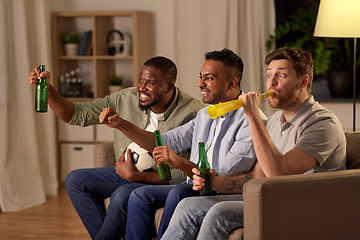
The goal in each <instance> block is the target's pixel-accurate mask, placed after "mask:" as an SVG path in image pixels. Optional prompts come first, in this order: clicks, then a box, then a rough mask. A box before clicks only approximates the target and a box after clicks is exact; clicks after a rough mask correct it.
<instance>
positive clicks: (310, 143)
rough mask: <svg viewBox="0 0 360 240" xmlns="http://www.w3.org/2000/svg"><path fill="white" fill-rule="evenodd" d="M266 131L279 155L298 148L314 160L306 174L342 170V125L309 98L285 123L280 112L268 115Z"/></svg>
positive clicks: (343, 136) (344, 143)
mask: <svg viewBox="0 0 360 240" xmlns="http://www.w3.org/2000/svg"><path fill="white" fill-rule="evenodd" d="M266 128H267V130H268V132H269V135H270V138H271V140H272V142H273V143H274V145H275V147H276V148H277V149H278V150H279V152H281V153H282V154H285V153H286V152H288V151H289V150H291V149H292V148H298V149H301V150H303V151H304V152H306V153H308V154H310V155H311V156H313V157H314V158H315V159H316V160H317V161H318V164H317V165H316V166H314V167H313V169H311V170H310V171H308V172H326V171H334V170H342V169H345V162H346V139H345V134H344V131H343V129H342V126H341V124H340V122H339V120H338V118H337V117H336V116H335V114H333V113H332V112H331V111H329V110H327V109H326V108H324V107H323V106H321V105H320V104H319V103H318V102H315V100H314V98H313V96H311V97H310V98H309V99H307V100H306V101H305V102H304V104H303V105H302V106H301V107H300V109H299V110H298V111H297V113H296V114H295V115H294V116H293V117H292V118H291V119H290V120H289V121H286V122H285V120H284V116H283V114H282V112H281V111H278V112H276V113H274V114H273V115H271V116H270V117H269V119H268V121H267V124H266Z"/></svg>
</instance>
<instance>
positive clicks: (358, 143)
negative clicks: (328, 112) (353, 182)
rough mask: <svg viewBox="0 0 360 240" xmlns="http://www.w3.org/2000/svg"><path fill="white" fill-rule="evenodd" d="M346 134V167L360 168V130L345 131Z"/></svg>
mask: <svg viewBox="0 0 360 240" xmlns="http://www.w3.org/2000/svg"><path fill="white" fill-rule="evenodd" d="M345 136H346V167H347V168H348V169H359V168H360V132H350V131H345Z"/></svg>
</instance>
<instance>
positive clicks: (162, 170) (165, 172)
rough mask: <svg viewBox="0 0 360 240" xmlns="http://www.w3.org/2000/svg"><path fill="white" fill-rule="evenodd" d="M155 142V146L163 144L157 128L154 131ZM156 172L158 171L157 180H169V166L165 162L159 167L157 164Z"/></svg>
mask: <svg viewBox="0 0 360 240" xmlns="http://www.w3.org/2000/svg"><path fill="white" fill-rule="evenodd" d="M155 142H156V146H162V145H163V143H162V139H161V136H160V132H159V130H156V131H155ZM156 166H157V165H156ZM157 172H158V176H159V180H160V181H162V182H166V181H170V180H171V179H172V177H171V171H170V166H169V164H167V163H163V164H161V165H160V167H159V166H157Z"/></svg>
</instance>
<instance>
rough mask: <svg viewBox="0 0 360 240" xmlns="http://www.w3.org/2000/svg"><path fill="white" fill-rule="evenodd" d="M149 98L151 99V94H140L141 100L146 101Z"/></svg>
mask: <svg viewBox="0 0 360 240" xmlns="http://www.w3.org/2000/svg"><path fill="white" fill-rule="evenodd" d="M149 99H150V96H148V95H146V94H144V93H140V94H139V100H140V101H143V102H145V101H147V100H149Z"/></svg>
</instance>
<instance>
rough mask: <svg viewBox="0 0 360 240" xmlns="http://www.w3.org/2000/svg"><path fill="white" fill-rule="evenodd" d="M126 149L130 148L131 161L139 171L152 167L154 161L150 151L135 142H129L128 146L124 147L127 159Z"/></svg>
mask: <svg viewBox="0 0 360 240" xmlns="http://www.w3.org/2000/svg"><path fill="white" fill-rule="evenodd" d="M128 149H131V156H132V159H133V163H134V164H135V167H136V169H137V170H138V171H139V172H144V171H148V170H152V169H153V166H154V165H155V163H154V159H153V158H152V155H151V153H150V152H148V151H147V150H145V149H144V148H142V147H140V146H139V145H137V144H136V143H134V142H132V143H130V144H129V146H128V147H127V149H126V152H125V160H126V159H127V150H128Z"/></svg>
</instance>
